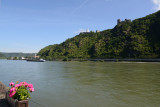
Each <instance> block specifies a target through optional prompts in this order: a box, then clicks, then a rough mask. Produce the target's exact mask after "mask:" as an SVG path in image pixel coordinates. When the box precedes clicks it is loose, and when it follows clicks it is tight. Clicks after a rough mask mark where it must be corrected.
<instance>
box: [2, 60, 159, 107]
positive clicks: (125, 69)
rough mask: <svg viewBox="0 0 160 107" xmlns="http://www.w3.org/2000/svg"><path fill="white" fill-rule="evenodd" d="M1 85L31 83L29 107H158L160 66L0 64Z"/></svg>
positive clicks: (138, 64)
mask: <svg viewBox="0 0 160 107" xmlns="http://www.w3.org/2000/svg"><path fill="white" fill-rule="evenodd" d="M0 81H2V82H3V83H4V84H5V85H7V86H8V84H9V83H10V82H11V81H13V82H16V81H26V82H28V83H32V84H33V85H34V88H35V91H34V92H33V93H31V97H32V98H31V100H30V101H29V102H30V106H31V107H41V106H42V107H160V63H135V62H134V63H129V62H56V61H55V62H48V61H47V62H27V61H12V60H0Z"/></svg>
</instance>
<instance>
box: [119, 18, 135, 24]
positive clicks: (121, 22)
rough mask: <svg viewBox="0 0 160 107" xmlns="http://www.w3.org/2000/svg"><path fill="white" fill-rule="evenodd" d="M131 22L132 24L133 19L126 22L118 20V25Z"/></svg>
mask: <svg viewBox="0 0 160 107" xmlns="http://www.w3.org/2000/svg"><path fill="white" fill-rule="evenodd" d="M130 22H132V21H131V19H125V20H124V21H121V19H118V20H117V25H119V24H123V23H130Z"/></svg>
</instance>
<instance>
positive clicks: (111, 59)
mask: <svg viewBox="0 0 160 107" xmlns="http://www.w3.org/2000/svg"><path fill="white" fill-rule="evenodd" d="M2 60H5V59H2ZM9 60H10V59H9ZM47 61H80V62H83V61H98V62H160V58H157V59H120V58H117V59H116V58H107V59H103V58H95V59H78V58H77V59H71V58H65V59H53V60H47Z"/></svg>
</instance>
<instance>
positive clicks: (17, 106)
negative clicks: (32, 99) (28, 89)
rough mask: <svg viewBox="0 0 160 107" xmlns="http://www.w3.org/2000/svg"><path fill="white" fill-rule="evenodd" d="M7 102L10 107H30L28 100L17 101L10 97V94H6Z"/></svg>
mask: <svg viewBox="0 0 160 107" xmlns="http://www.w3.org/2000/svg"><path fill="white" fill-rule="evenodd" d="M6 100H7V102H8V104H9V105H10V107H28V106H29V101H28V100H22V101H18V100H15V99H13V98H10V97H9V93H8V92H7V93H6Z"/></svg>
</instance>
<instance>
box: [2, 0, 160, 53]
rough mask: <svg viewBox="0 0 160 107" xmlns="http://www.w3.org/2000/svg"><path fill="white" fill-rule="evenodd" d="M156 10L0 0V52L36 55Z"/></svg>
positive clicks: (149, 4) (90, 2)
mask: <svg viewBox="0 0 160 107" xmlns="http://www.w3.org/2000/svg"><path fill="white" fill-rule="evenodd" d="M157 10H160V0H0V52H25V53H32V52H38V51H39V50H40V49H42V48H44V47H45V46H48V45H52V44H59V43H61V42H63V41H65V40H66V39H68V38H72V37H74V36H76V35H77V34H79V32H81V31H84V30H86V29H89V30H92V31H95V30H101V31H102V30H106V29H111V28H113V27H114V26H115V25H116V22H117V19H119V18H120V19H121V20H124V19H126V18H127V19H132V20H134V19H136V18H140V17H144V16H146V15H149V14H151V13H154V12H156V11H157Z"/></svg>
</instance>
